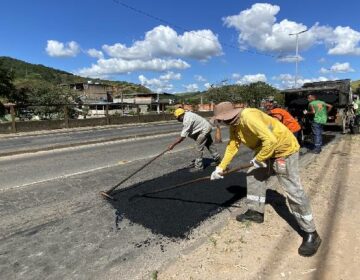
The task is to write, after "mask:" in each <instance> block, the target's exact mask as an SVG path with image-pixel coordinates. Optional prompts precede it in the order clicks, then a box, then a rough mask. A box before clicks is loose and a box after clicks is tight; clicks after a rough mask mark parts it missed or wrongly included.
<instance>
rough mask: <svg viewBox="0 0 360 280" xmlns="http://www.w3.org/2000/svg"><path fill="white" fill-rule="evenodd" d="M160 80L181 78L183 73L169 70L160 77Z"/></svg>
mask: <svg viewBox="0 0 360 280" xmlns="http://www.w3.org/2000/svg"><path fill="white" fill-rule="evenodd" d="M159 79H160V80H164V81H170V80H180V79H181V74H180V73H174V72H172V71H169V72H167V73H166V74H164V75H161V76H160V77H159Z"/></svg>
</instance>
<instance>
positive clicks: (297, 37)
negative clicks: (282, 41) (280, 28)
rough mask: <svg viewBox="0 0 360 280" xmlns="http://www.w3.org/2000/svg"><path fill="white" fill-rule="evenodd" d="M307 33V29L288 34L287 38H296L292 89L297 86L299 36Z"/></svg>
mask: <svg viewBox="0 0 360 280" xmlns="http://www.w3.org/2000/svg"><path fill="white" fill-rule="evenodd" d="M306 31H308V30H307V29H305V30H303V31H300V32H297V33H290V34H289V36H294V35H295V36H296V56H295V84H294V87H295V88H296V86H297V77H298V63H299V35H300V34H302V33H305V32H306Z"/></svg>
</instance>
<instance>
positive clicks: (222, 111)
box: [212, 102, 242, 121]
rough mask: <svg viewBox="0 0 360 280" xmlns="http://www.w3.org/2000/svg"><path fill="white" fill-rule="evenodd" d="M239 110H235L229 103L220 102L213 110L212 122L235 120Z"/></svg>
mask: <svg viewBox="0 0 360 280" xmlns="http://www.w3.org/2000/svg"><path fill="white" fill-rule="evenodd" d="M241 110H242V109H241V108H235V107H234V105H233V104H232V103H231V102H221V103H219V104H217V105H216V106H215V108H214V116H213V117H212V119H213V120H219V121H227V120H231V119H233V118H235V117H236V116H237V115H238V114H239V113H240V111H241Z"/></svg>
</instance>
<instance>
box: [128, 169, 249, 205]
mask: <svg viewBox="0 0 360 280" xmlns="http://www.w3.org/2000/svg"><path fill="white" fill-rule="evenodd" d="M252 166H253V164H252V163H246V164H243V165H240V166H238V167H235V168H232V169H230V170H228V171H225V172H223V174H222V175H223V176H226V175H229V174H231V173H234V172H237V171H240V170H243V169H247V168H249V167H252ZM210 179H211V176H204V177H200V178H197V179H193V180H190V181H186V182H183V183H179V184H176V185H174V186H171V187H166V188H162V189H159V190H156V191H154V192H151V193H145V194H137V195H134V196H133V197H130V199H129V200H130V201H133V200H134V199H135V198H140V197H143V196H144V195H149V194H156V193H160V192H164V191H169V190H173V189H176V188H180V187H184V186H187V185H190V184H194V183H198V182H203V181H208V180H210Z"/></svg>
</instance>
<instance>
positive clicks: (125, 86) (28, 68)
mask: <svg viewBox="0 0 360 280" xmlns="http://www.w3.org/2000/svg"><path fill="white" fill-rule="evenodd" d="M0 65H1V67H3V68H5V69H7V70H12V72H13V73H14V84H15V85H17V84H23V83H26V82H30V83H31V84H33V85H34V84H35V85H36V83H39V85H40V84H41V83H47V84H49V85H53V86H57V85H59V84H71V83H87V82H88V81H92V82H98V83H103V84H107V85H112V86H116V87H118V88H120V90H122V91H124V92H127V93H132V92H151V91H150V89H148V88H146V87H144V86H142V85H138V84H133V83H128V82H123V81H109V80H102V79H91V78H84V77H80V76H77V75H74V74H72V73H69V72H66V71H62V70H58V69H54V68H51V67H47V66H44V65H41V64H32V63H28V62H25V61H22V60H18V59H14V58H11V57H6V56H0Z"/></svg>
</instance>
